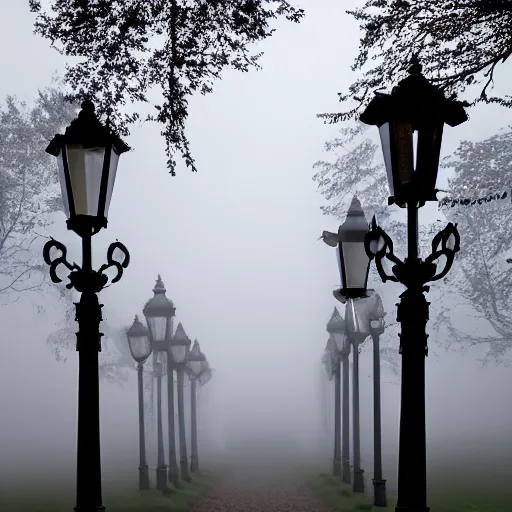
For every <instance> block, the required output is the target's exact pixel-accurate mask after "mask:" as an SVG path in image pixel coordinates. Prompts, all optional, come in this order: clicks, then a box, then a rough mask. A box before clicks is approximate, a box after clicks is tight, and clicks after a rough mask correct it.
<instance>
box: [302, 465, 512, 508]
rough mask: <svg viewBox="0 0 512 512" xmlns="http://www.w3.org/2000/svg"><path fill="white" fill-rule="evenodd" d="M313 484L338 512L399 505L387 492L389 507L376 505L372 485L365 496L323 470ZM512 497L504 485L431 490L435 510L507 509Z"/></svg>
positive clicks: (438, 487) (319, 494)
mask: <svg viewBox="0 0 512 512" xmlns="http://www.w3.org/2000/svg"><path fill="white" fill-rule="evenodd" d="M311 484H312V486H313V489H314V490H315V492H316V493H317V495H318V496H319V497H320V498H322V499H323V500H324V501H325V502H326V503H328V504H329V505H330V506H331V507H332V509H333V510H334V511H335V512H359V511H363V510H371V511H374V512H376V511H381V512H388V511H389V512H392V511H393V510H394V507H395V505H396V496H395V495H393V494H391V493H389V492H388V506H387V507H385V508H383V507H374V506H372V492H373V491H372V489H371V487H370V488H369V489H367V493H366V494H363V495H361V494H359V493H352V489H351V486H349V485H347V484H344V483H343V482H341V481H340V479H339V478H335V477H333V476H331V475H327V474H324V473H322V474H319V475H316V476H314V477H313V478H311ZM511 498H512V492H511V491H510V490H509V489H506V488H503V487H500V488H489V489H487V488H482V487H479V486H477V485H473V486H470V485H467V486H464V485H462V484H459V485H458V486H456V487H454V486H451V487H448V486H442V485H441V484H436V485H435V486H434V488H433V489H430V490H429V495H428V505H429V506H430V508H431V510H432V511H433V512H505V511H509V510H511V506H510V502H511Z"/></svg>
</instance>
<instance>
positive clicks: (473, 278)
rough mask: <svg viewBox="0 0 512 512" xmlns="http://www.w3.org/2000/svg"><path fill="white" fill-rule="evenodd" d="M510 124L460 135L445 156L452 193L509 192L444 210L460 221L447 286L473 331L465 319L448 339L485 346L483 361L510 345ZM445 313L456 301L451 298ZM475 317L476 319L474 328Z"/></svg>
mask: <svg viewBox="0 0 512 512" xmlns="http://www.w3.org/2000/svg"><path fill="white" fill-rule="evenodd" d="M511 162H512V130H511V128H510V127H508V128H507V129H504V130H502V131H501V132H499V133H498V134H496V135H493V136H492V137H489V138H487V139H485V140H482V141H477V142H469V141H463V142H462V143H461V144H460V146H459V148H458V149H457V151H456V152H455V153H454V155H453V156H451V157H449V158H447V159H446V160H445V161H444V165H445V166H446V167H448V168H450V169H451V171H452V172H453V174H454V177H453V178H452V179H451V180H450V192H451V195H452V196H454V197H460V198H468V199H472V198H478V197H482V196H485V195H487V194H488V193H490V192H492V193H496V192H500V193H502V192H503V191H506V192H507V200H495V201H489V202H483V204H478V203H476V204H474V205H471V206H462V205H461V206H456V207H453V208H452V207H450V205H448V206H446V207H445V208H444V209H443V211H444V214H445V215H446V217H447V218H448V219H449V220H451V221H452V222H457V223H458V229H459V232H460V235H461V251H460V256H459V257H458V258H457V261H456V264H455V265H454V268H453V269H452V271H451V273H452V277H451V279H450V286H451V287H452V289H455V290H456V291H457V293H458V295H459V298H461V299H462V304H463V307H464V311H465V312H466V314H467V315H468V316H469V317H470V318H471V320H470V322H471V332H468V330H467V329H466V328H464V325H456V326H454V325H453V324H452V323H449V324H448V325H449V326H450V331H449V332H450V341H451V342H452V343H454V344H457V345H458V346H461V347H464V346H465V347H467V346H475V345H478V346H481V347H485V349H486V355H485V357H484V361H485V362H506V361H507V360H508V357H507V356H509V355H510V350H511V349H512V296H511V293H510V290H511V286H512V265H510V264H509V263H507V261H506V260H507V258H510V256H511V251H512V230H511V228H510V226H511V225H512V208H511V204H510V202H511V199H512V198H511V195H510V194H511V193H512V167H511ZM451 306H452V307H450V308H449V309H447V311H446V313H445V314H446V316H452V315H451V314H450V313H451V311H452V310H453V309H455V308H456V307H457V304H452V305H451ZM475 321H477V322H478V321H480V322H479V324H480V325H479V326H478V328H474V326H475Z"/></svg>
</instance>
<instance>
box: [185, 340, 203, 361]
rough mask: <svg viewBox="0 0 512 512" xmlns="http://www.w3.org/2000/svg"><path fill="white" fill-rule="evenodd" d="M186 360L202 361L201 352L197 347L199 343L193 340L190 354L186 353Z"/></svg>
mask: <svg viewBox="0 0 512 512" xmlns="http://www.w3.org/2000/svg"><path fill="white" fill-rule="evenodd" d="M188 360H189V362H190V361H204V360H205V357H204V354H203V353H202V352H201V348H200V347H199V341H197V340H195V341H194V344H193V345H192V348H191V349H190V352H189V353H188Z"/></svg>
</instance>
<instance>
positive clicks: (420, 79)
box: [359, 55, 468, 129]
mask: <svg viewBox="0 0 512 512" xmlns="http://www.w3.org/2000/svg"><path fill="white" fill-rule="evenodd" d="M422 69H423V68H422V65H421V64H420V62H419V59H418V56H417V55H413V57H412V59H411V62H410V65H409V68H408V69H407V71H408V73H409V74H408V76H407V77H406V78H404V79H403V80H400V82H398V84H397V85H396V86H395V87H393V89H392V91H391V94H386V93H382V92H379V91H376V92H375V96H374V98H373V99H372V100H371V101H370V103H369V104H368V106H367V107H366V109H365V111H364V112H363V113H362V114H361V115H360V117H359V119H360V121H361V122H362V123H364V124H368V125H377V126H380V125H382V124H384V123H386V122H388V121H390V120H393V119H400V120H410V121H411V123H412V124H413V129H415V128H414V126H415V125H417V124H420V123H424V122H429V121H442V122H444V123H446V124H447V125H449V126H452V127H453V126H457V125H459V124H462V123H463V122H465V121H467V119H468V116H467V114H466V111H465V110H464V106H463V105H464V104H463V103H462V102H460V101H457V100H456V99H455V97H454V96H452V97H450V98H446V97H445V95H444V92H443V91H442V90H441V89H440V88H439V87H437V86H435V85H434V84H432V83H431V82H429V81H428V80H427V79H426V78H425V76H424V75H423V74H422Z"/></svg>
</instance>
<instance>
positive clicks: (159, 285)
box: [153, 274, 167, 294]
mask: <svg viewBox="0 0 512 512" xmlns="http://www.w3.org/2000/svg"><path fill="white" fill-rule="evenodd" d="M166 291H167V290H166V289H165V285H164V282H163V281H162V277H161V276H160V274H158V277H157V279H156V283H155V287H154V288H153V293H154V294H157V293H165V292H166Z"/></svg>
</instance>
